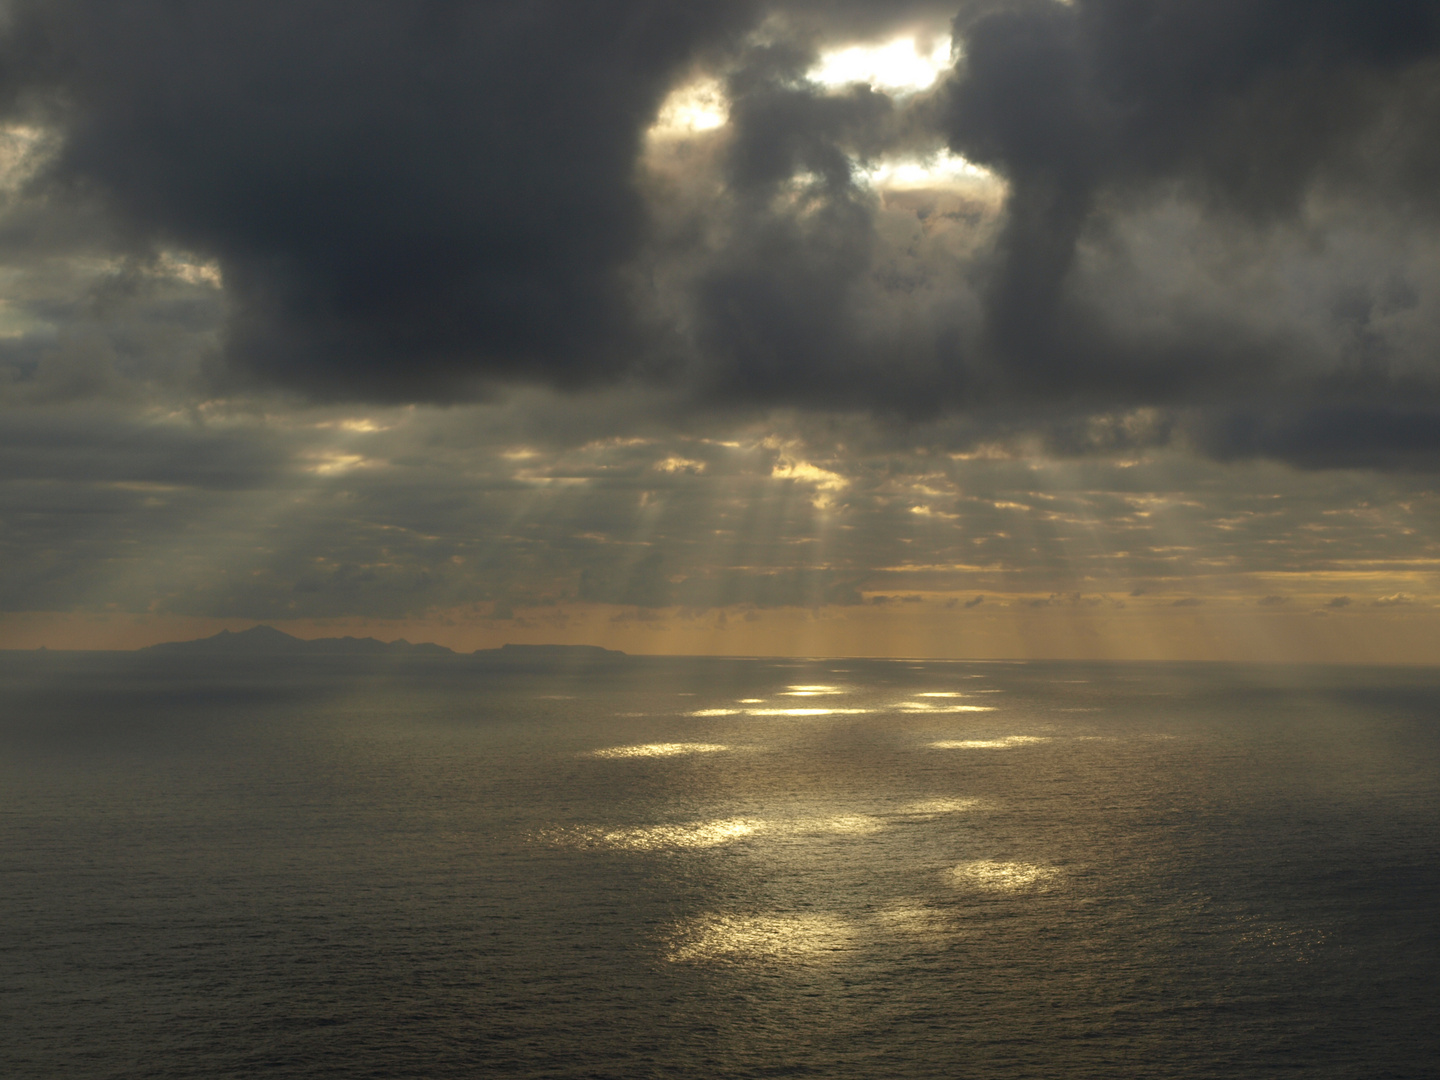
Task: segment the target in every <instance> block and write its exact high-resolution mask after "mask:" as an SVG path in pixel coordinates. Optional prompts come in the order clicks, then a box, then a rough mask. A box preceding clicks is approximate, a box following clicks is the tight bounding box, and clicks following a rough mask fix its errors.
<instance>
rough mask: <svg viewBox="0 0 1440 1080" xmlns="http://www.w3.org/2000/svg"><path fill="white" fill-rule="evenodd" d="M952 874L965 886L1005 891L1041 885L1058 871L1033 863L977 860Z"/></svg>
mask: <svg viewBox="0 0 1440 1080" xmlns="http://www.w3.org/2000/svg"><path fill="white" fill-rule="evenodd" d="M952 873H953V874H954V876H955V879H956V880H957V881H959V882H961V883H963V884H966V885H973V886H976V887H978V888H981V889H990V890H995V891H1007V890H1011V889H1028V888H1031V887H1032V886H1037V885H1043V884H1045V883H1047V882H1049V881H1050V880H1052V879H1053V878H1055V877H1056V876H1057V875H1058V874H1059V871H1058V870H1056V869H1055V868H1054V867H1053V866H1036V865H1035V864H1034V863H1018V862H992V861H990V860H988V859H979V860H976V861H975V862H968V863H962V864H961V865H959V866H957V867H956V868H955V869H954V871H952Z"/></svg>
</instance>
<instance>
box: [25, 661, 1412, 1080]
mask: <svg viewBox="0 0 1440 1080" xmlns="http://www.w3.org/2000/svg"><path fill="white" fill-rule="evenodd" d="M206 664H207V665H208V666H206V667H200V668H197V667H196V666H195V664H194V662H189V661H185V660H183V659H176V658H169V659H165V658H152V659H150V660H148V661H143V662H142V661H139V660H136V659H134V658H130V659H121V658H116V657H105V656H90V657H84V656H80V657H64V656H50V657H38V656H35V655H33V654H31V655H19V654H0V929H3V934H0V1076H5V1077H151V1076H154V1077H239V1076H247V1077H248V1076H257V1075H264V1076H279V1077H292V1076H293V1077H312V1076H341V1077H369V1076H376V1077H379V1076H384V1077H401V1076H416V1077H461V1076H463V1077H472V1076H526V1077H530V1076H534V1077H552V1076H553V1077H602V1076H607V1077H626V1078H629V1077H651V1076H654V1077H662V1076H663V1077H731V1076H736V1077H749V1076H755V1077H771V1076H814V1077H824V1078H827V1080H828V1078H851V1077H853V1078H874V1077H931V1076H937V1077H939V1076H944V1077H1120V1076H1125V1077H1132V1076H1133V1077H1150V1076H1154V1077H1190V1076H1194V1077H1226V1078H1245V1077H1273V1076H1297V1077H1298V1076H1305V1077H1366V1078H1378V1077H1425V1076H1436V1075H1440V1035H1437V1031H1440V1023H1437V1013H1440V1010H1437V1004H1440V978H1437V961H1440V860H1437V851H1440V831H1437V825H1440V672H1437V671H1434V670H1413V669H1411V670H1402V669H1385V670H1381V669H1361V668H1355V669H1338V670H1337V669H1328V670H1326V669H1311V670H1298V669H1286V670H1281V669H1267V668H1243V667H1216V666H1185V667H1162V666H1155V665H1078V664H1069V665H1066V664H1029V665H1000V664H954V663H923V664H909V663H888V662H865V661H846V662H833V661H832V662H817V663H813V664H797V663H778V662H768V661H728V662H719V661H709V662H704V661H658V660H656V661H636V662H632V663H629V664H626V665H622V666H618V667H599V668H591V669H587V670H584V671H580V670H573V671H569V672H566V671H551V672H544V671H536V670H532V671H529V672H502V671H498V670H481V669H477V668H476V667H474V665H471V664H468V663H467V662H465V661H463V660H455V661H417V662H411V663H410V664H409V665H408V666H402V667H398V668H395V669H393V670H377V669H376V668H375V667H374V664H373V662H372V661H366V660H361V661H358V662H354V663H350V662H347V661H339V660H334V661H321V660H313V661H309V662H307V663H305V664H300V665H292V666H287V665H285V664H276V663H272V662H254V661H252V662H234V663H227V664H219V665H217V664H215V663H214V662H211V661H207V662H206ZM797 688H799V689H797ZM830 690H835V691H839V692H828V691H830ZM954 695H959V696H954ZM745 699H750V700H745ZM982 709H983V710H988V711H979V710H982ZM797 710H798V711H797Z"/></svg>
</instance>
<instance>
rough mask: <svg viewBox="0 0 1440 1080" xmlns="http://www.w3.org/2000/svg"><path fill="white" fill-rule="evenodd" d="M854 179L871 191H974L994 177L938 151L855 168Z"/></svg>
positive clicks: (885, 159) (972, 165) (955, 157)
mask: <svg viewBox="0 0 1440 1080" xmlns="http://www.w3.org/2000/svg"><path fill="white" fill-rule="evenodd" d="M855 178H856V179H857V180H858V181H860V182H861V183H864V184H868V185H869V186H870V187H873V188H885V189H888V190H892V191H895V190H928V189H932V188H955V187H975V186H977V185H989V184H993V183H994V182H995V174H994V173H992V172H991V171H990V170H989V169H985V168H982V167H981V166H979V165H975V164H973V163H972V162H969V161H967V160H966V159H965V158H963V157H960V155H958V154H952V153H950V152H949V151H948V150H942V151H940V152H939V153H936V154H930V155H927V156H925V157H901V158H881V159H880V160H879V161H875V162H872V163H871V164H869V165H866V166H861V165H858V164H857V165H856V166H855Z"/></svg>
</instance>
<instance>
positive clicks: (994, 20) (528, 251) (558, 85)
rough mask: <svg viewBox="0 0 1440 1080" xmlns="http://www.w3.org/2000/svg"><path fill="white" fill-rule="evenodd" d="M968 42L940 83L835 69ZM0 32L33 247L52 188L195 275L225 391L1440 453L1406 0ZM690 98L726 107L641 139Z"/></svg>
mask: <svg viewBox="0 0 1440 1080" xmlns="http://www.w3.org/2000/svg"><path fill="white" fill-rule="evenodd" d="M947 36H953V49H952V51H951V54H950V59H949V60H948V61H945V63H946V64H947V67H946V69H945V70H943V71H940V72H937V73H936V75H935V77H934V78H933V81H932V82H930V83H929V84H928V85H925V86H923V87H918V88H917V87H909V88H907V87H906V86H904V85H898V86H897V85H890V84H888V83H886V82H885V81H884V80H883V79H881V78H879V77H875V76H869V77H868V78H869V81H868V82H861V81H856V82H849V83H845V82H839V83H837V82H835V81H833V78H832V79H831V81H825V80H826V77H825V76H824V75H823V74H818V73H823V72H824V71H827V70H830V69H837V70H838V67H837V65H836V64H835V63H831V64H830V68H826V67H825V65H824V64H823V63H822V60H823V58H824V57H825V56H834V55H837V50H843V49H845V48H850V49H851V50H852V51H853V50H855V49H857V48H861V47H864V46H865V45H866V43H870V44H871V45H876V44H877V43H879V44H883V43H885V42H889V41H892V40H895V39H897V38H899V39H906V38H907V37H908V40H911V41H913V42H914V49H915V52H916V55H917V57H920V56H922V55H931V54H934V53H935V49H936V46H935V44H934V43H935V42H936V41H939V42H941V46H940V48H941V52H940V55H941V56H942V58H943V42H944V40H945V38H946V37H947ZM892 49H893V46H892ZM0 50H3V51H0V63H3V71H4V86H3V91H4V96H3V103H4V107H5V111H6V112H7V113H8V115H9V117H10V118H11V122H12V125H15V127H13V128H12V130H25V131H43V132H45V133H46V135H45V140H44V142H45V145H46V147H47V148H48V151H47V155H46V156H45V158H44V162H43V165H41V166H39V167H36V168H35V169H33V170H32V174H31V175H29V176H28V177H27V179H26V186H25V188H24V190H25V192H26V195H27V197H28V199H29V200H30V204H31V216H30V217H29V218H26V219H24V220H20V221H17V222H12V225H11V231H12V233H14V232H16V231H17V230H20V231H24V232H25V233H26V235H27V237H28V238H29V242H31V243H32V244H33V243H40V242H41V240H40V239H37V237H39V236H40V235H41V234H42V233H44V232H45V228H44V226H45V224H46V223H47V222H48V223H49V229H50V230H51V232H53V231H54V230H55V228H56V227H55V225H54V220H55V218H56V217H57V215H58V214H59V211H58V210H57V207H60V206H64V207H65V209H66V213H68V214H69V215H71V216H73V215H74V214H77V213H82V212H83V213H85V214H88V215H90V218H91V220H92V226H91V233H90V235H91V236H92V238H93V237H95V236H99V235H100V234H101V232H102V231H103V233H104V234H105V235H106V237H107V243H108V244H109V245H110V247H111V248H112V250H123V251H124V252H125V253H126V254H127V255H128V256H129V257H131V258H141V259H144V258H150V259H153V258H154V257H156V253H157V252H161V251H164V250H168V249H171V248H178V249H183V250H184V251H187V252H191V253H194V256H195V257H196V258H197V259H198V260H200V261H201V262H203V263H206V264H208V265H213V266H214V267H215V268H216V272H217V273H218V275H219V276H220V277H221V278H222V279H223V284H224V295H225V299H226V312H225V315H224V317H223V320H222V321H221V323H220V325H219V327H218V331H217V339H218V342H219V344H218V350H219V355H220V356H221V357H223V364H222V366H221V367H220V368H219V369H218V370H219V371H220V372H222V373H223V374H224V375H226V376H227V377H229V378H231V379H232V380H235V379H238V380H240V381H241V382H244V381H245V380H249V381H250V382H251V384H252V385H254V384H259V385H266V384H269V385H275V386H280V387H285V388H290V389H296V390H299V391H301V392H303V393H305V394H307V395H309V396H311V397H312V398H315V399H320V400H363V401H379V402H403V401H447V400H460V399H467V398H475V397H477V396H484V395H486V394H489V393H493V392H495V391H496V389H497V388H499V387H503V386H505V385H509V384H515V383H525V382H532V383H534V382H538V383H546V384H550V385H556V386H561V387H571V388H574V387H585V386H590V385H594V384H597V383H615V382H621V383H640V384H648V385H652V386H661V387H665V388H668V390H669V391H670V392H671V394H672V397H673V400H674V401H675V402H676V403H677V405H676V407H677V408H678V409H680V410H681V411H684V410H686V409H689V410H694V409H697V408H698V409H710V408H714V407H716V406H717V405H718V406H721V407H725V408H739V409H745V408H754V407H756V406H759V407H769V406H775V405H783V406H789V407H799V408H804V409H811V410H842V411H857V410H859V411H874V412H875V413H877V414H879V415H884V416H891V417H899V418H902V419H903V418H908V419H915V418H925V417H934V416H937V415H947V414H948V415H969V416H972V417H976V416H978V417H984V418H985V422H986V423H988V424H990V425H992V426H999V427H1010V428H1030V429H1034V430H1042V431H1045V432H1047V433H1048V435H1047V437H1048V438H1050V439H1051V440H1052V444H1053V445H1056V446H1063V445H1064V443H1065V442H1066V439H1067V435H1066V432H1067V430H1073V428H1074V425H1075V423H1076V420H1077V418H1081V417H1093V416H1095V415H1100V414H1117V413H1123V412H1125V411H1127V410H1133V409H1136V408H1139V407H1145V408H1152V409H1158V410H1161V411H1162V413H1163V421H1164V422H1163V423H1159V424H1151V425H1150V427H1149V429H1148V430H1147V431H1146V432H1144V433H1143V437H1144V439H1146V440H1149V441H1151V442H1152V443H1153V442H1156V441H1159V442H1168V441H1173V440H1175V439H1183V440H1184V441H1185V442H1186V444H1187V445H1189V446H1191V447H1193V448H1197V449H1199V450H1201V451H1202V452H1204V453H1208V454H1211V455H1215V456H1217V457H1220V458H1222V459H1223V458H1234V457H1250V456H1274V457H1280V458H1284V459H1287V460H1292V461H1295V462H1297V463H1301V464H1305V465H1311V466H1333V465H1336V464H1350V463H1358V464H1367V465H1373V466H1379V467H1389V466H1406V467H1416V466H1418V467H1428V466H1429V465H1430V464H1431V463H1432V462H1433V461H1434V455H1435V452H1436V450H1437V448H1440V421H1437V417H1440V413H1437V411H1436V408H1437V400H1440V399H1437V385H1440V384H1437V368H1436V361H1435V357H1436V347H1437V345H1440V327H1437V323H1440V319H1437V315H1440V310H1437V289H1440V279H1437V271H1436V269H1435V267H1436V265H1437V255H1440V249H1437V244H1436V236H1435V223H1436V209H1437V195H1436V192H1437V191H1440V185H1437V183H1436V181H1437V179H1440V155H1437V152H1436V150H1435V148H1434V141H1433V139H1432V138H1430V137H1429V136H1430V133H1432V132H1433V131H1434V130H1435V129H1436V125H1437V121H1440V115H1437V112H1440V7H1437V5H1436V4H1434V3H1431V2H1424V0H1393V2H1391V3H1386V4H1380V5H1377V4H1372V3H1362V2H1357V0H1322V2H1312V3H1298V2H1295V0H1254V2H1246V3H1229V2H1225V3H1216V2H1214V0H1148V2H1142V0H1075V2H1073V3H1060V2H1056V0H966V2H963V3H961V4H959V5H958V11H957V10H956V5H955V4H954V3H952V4H950V5H936V4H904V3H900V4H892V5H882V6H876V5H865V4H846V3H833V4H826V3H818V2H810V3H802V2H796V3H790V4H787V3H768V4H766V3H760V2H754V3H734V2H732V3H708V4H686V3H681V4H666V5H655V4H650V3H642V2H639V0H609V2H603V3H585V4H579V3H562V2H558V0H550V2H533V0H525V2H523V3H521V2H489V3H460V2H441V0H434V2H427V3H418V4H397V3H388V2H379V0H362V2H359V3H355V2H346V3H343V4H342V3H338V2H336V0H286V2H284V3H280V2H271V0H257V2H256V3H253V4H247V5H244V7H243V8H238V7H235V6H234V5H226V4H219V3H206V2H200V0H191V2H181V3H168V2H167V3H162V2H159V0H138V2H136V3H133V4H126V5H120V6H117V5H113V4H109V3H103V2H100V0H45V2H43V3H42V2H31V0H14V2H13V3H12V4H11V5H10V6H9V9H8V11H7V13H6V19H5V29H4V34H3V44H0ZM902 59H903V57H902ZM852 60H853V57H852ZM916 62H917V63H918V62H919V61H918V60H917V61H916ZM851 67H852V68H853V69H854V71H855V72H864V71H866V70H869V69H866V68H864V66H863V63H862V64H861V66H860V67H855V66H854V63H852V64H851ZM862 77H865V76H862ZM702 83H703V84H706V85H709V86H710V87H712V88H713V89H712V99H713V100H715V101H718V102H719V104H718V105H716V106H715V108H716V109H717V112H716V116H715V119H714V120H712V121H711V122H709V123H707V124H704V125H693V124H692V126H691V128H690V129H688V130H671V131H666V130H662V128H663V124H661V125H659V126H657V118H660V117H663V116H664V115H667V114H666V112H665V107H666V103H667V101H669V102H671V103H672V104H673V102H674V101H675V100H676V97H675V95H676V94H677V93H680V94H682V95H683V92H684V91H685V88H686V87H691V88H693V87H695V86H696V85H699V84H702ZM673 112H674V110H673V109H672V110H671V113H673ZM27 125H28V126H27ZM942 159H943V160H946V161H950V162H952V163H953V162H957V161H958V162H961V163H962V164H965V163H968V167H970V168H971V169H972V171H971V172H970V173H969V174H968V180H967V181H966V182H956V181H955V179H954V177H953V176H951V177H950V178H948V179H946V178H944V177H942V176H941V174H940V173H939V172H938V171H937V170H936V169H935V168H934V166H935V165H936V163H937V161H941V160H942ZM906 162H909V163H911V164H912V165H915V164H916V163H918V169H919V179H918V180H912V181H911V182H910V183H908V184H902V183H897V182H895V180H894V177H895V176H896V175H899V174H898V173H897V167H900V168H903V166H904V163H906ZM897 163H898V165H897ZM927 167H928V172H927V171H926V169H927ZM911 171H912V172H914V171H915V169H914V168H912V170H911ZM45 242H50V243H53V242H56V238H55V237H53V236H52V237H50V238H49V239H48V240H46V241H45ZM211 375H212V377H213V376H214V375H215V369H212V371H211ZM1072 442H1073V440H1072ZM1071 449H1081V450H1083V449H1084V447H1083V446H1072V447H1071Z"/></svg>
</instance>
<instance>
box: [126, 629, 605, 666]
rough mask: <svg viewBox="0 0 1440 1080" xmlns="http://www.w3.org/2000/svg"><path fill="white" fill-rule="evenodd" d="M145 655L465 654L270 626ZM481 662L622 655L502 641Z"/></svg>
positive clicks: (156, 648)
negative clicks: (300, 634)
mask: <svg viewBox="0 0 1440 1080" xmlns="http://www.w3.org/2000/svg"><path fill="white" fill-rule="evenodd" d="M139 651H140V652H143V653H161V654H167V655H171V654H173V655H182V656H207V657H227V656H233V657H249V656H256V657H260V656H264V657H285V656H376V657H379V656H392V657H407V658H410V657H413V658H420V657H439V656H456V657H458V656H464V655H466V654H464V653H457V652H455V651H454V650H453V649H448V648H446V647H445V646H444V645H436V644H434V643H433V642H428V641H427V642H420V643H419V644H415V643H412V642H409V641H406V640H405V639H404V638H399V639H397V640H395V641H380V640H379V639H377V638H373V637H364V638H357V637H333V638H308V639H307V638H298V637H295V636H294V635H293V634H287V633H285V632H284V631H283V630H276V629H275V628H274V627H273V626H264V625H260V626H252V627H251V628H250V629H249V630H241V631H238V632H232V631H230V630H221V631H220V633H218V634H213V635H211V636H210V637H207V638H198V639H195V640H193V641H166V642H162V643H161V644H159V645H149V646H146V647H145V648H143V649H140V650H139ZM468 655H469V656H472V657H475V658H477V659H480V660H494V661H501V662H504V663H507V664H510V663H520V664H557V663H562V664H563V663H577V662H585V663H594V662H596V661H602V660H616V659H619V658H621V657H624V656H625V655H626V654H625V653H623V652H620V651H618V650H615V649H602V648H601V647H600V646H598V645H504V646H502V647H501V648H498V649H476V650H475V651H474V652H473V653H470V654H468Z"/></svg>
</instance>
